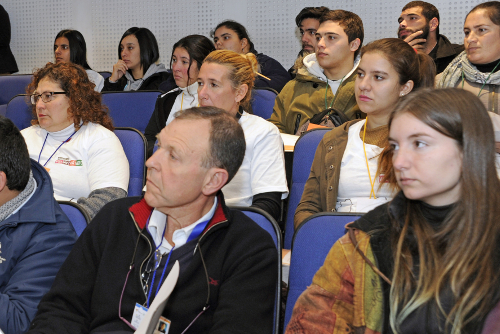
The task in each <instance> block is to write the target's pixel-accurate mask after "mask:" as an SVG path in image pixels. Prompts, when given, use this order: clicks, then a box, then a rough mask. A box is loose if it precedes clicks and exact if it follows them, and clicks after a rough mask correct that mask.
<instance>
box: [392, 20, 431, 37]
mask: <svg viewBox="0 0 500 334" xmlns="http://www.w3.org/2000/svg"><path fill="white" fill-rule="evenodd" d="M419 30H422V33H421V34H420V35H418V36H416V37H415V38H416V39H427V37H428V36H429V25H428V24H427V23H426V24H425V26H424V27H423V28H422V29H417V30H413V29H409V28H405V29H398V38H400V39H405V38H406V37H408V36H410V35H411V34H413V33H415V32H417V31H419ZM402 31H409V32H410V33H409V34H408V35H404V36H401V35H400V33H401V32H402Z"/></svg>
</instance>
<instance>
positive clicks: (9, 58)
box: [0, 5, 19, 74]
mask: <svg viewBox="0 0 500 334" xmlns="http://www.w3.org/2000/svg"><path fill="white" fill-rule="evenodd" d="M17 71H19V69H18V68H17V63H16V59H15V58H14V55H13V54H12V51H11V50H10V19H9V14H8V13H7V11H5V9H4V8H3V6H2V5H0V74H3V73H14V72H17Z"/></svg>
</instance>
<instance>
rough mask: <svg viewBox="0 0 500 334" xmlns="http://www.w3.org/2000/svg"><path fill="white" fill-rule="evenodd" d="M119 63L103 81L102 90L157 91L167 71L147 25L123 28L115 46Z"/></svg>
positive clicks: (166, 75)
mask: <svg viewBox="0 0 500 334" xmlns="http://www.w3.org/2000/svg"><path fill="white" fill-rule="evenodd" d="M118 58H119V60H118V62H117V63H116V64H115V65H113V72H112V73H111V76H110V77H109V78H107V79H106V80H105V81H104V88H103V91H104V92H107V91H122V90H125V91H129V90H157V89H158V87H159V86H160V84H161V83H162V82H163V81H166V80H167V79H168V78H169V76H170V74H169V73H168V72H167V69H166V68H165V65H163V64H156V62H157V61H158V59H159V58H160V52H159V51H158V43H157V42H156V37H155V35H153V33H152V32H151V31H150V30H149V29H147V28H137V27H132V28H130V29H129V30H127V31H125V33H124V34H123V36H122V38H121V40H120V44H119V45H118Z"/></svg>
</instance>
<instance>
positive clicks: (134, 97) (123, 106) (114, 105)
mask: <svg viewBox="0 0 500 334" xmlns="http://www.w3.org/2000/svg"><path fill="white" fill-rule="evenodd" d="M158 95H160V92H159V91H156V90H154V91H152V90H142V91H130V92H103V93H102V102H103V103H104V104H105V105H107V106H108V108H109V113H110V115H111V118H112V119H113V124H114V125H115V126H118V127H130V128H136V129H137V130H139V131H141V132H142V133H144V130H145V129H146V126H147V125H148V123H149V119H150V118H151V115H153V111H154V109H155V104H156V99H157V98H158Z"/></svg>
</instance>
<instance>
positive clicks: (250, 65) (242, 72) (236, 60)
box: [203, 50, 259, 110]
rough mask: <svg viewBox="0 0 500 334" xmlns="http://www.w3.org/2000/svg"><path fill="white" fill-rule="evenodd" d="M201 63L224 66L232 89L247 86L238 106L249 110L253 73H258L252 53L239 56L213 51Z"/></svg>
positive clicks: (237, 54) (230, 52)
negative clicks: (227, 71)
mask: <svg viewBox="0 0 500 334" xmlns="http://www.w3.org/2000/svg"><path fill="white" fill-rule="evenodd" d="M203 63H215V64H219V65H224V66H226V67H227V69H228V70H229V80H231V85H232V86H233V89H237V88H238V87H240V86H241V85H243V84H246V85H247V86H248V91H247V94H246V95H245V97H244V98H243V99H242V100H241V101H240V105H241V106H242V107H243V108H244V109H245V110H250V98H251V95H252V88H253V85H254V80H255V73H256V72H258V68H259V63H258V62H257V58H255V55H254V54H253V53H247V54H246V55H241V54H239V53H236V52H233V51H230V50H215V51H212V52H210V53H209V54H208V56H207V57H206V58H205V60H204V61H203Z"/></svg>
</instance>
